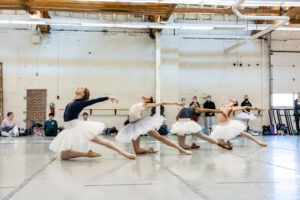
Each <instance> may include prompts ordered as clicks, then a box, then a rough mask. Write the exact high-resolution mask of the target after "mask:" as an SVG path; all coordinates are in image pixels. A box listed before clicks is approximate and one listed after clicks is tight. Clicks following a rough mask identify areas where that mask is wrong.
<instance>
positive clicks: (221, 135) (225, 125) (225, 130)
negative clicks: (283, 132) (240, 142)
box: [210, 99, 267, 149]
mask: <svg viewBox="0 0 300 200" xmlns="http://www.w3.org/2000/svg"><path fill="white" fill-rule="evenodd" d="M237 106H238V102H237V100H235V99H230V100H229V105H227V106H222V107H221V108H220V111H223V113H225V116H224V115H220V114H219V115H218V122H219V124H218V125H217V126H215V127H214V129H213V131H212V133H211V135H210V136H211V137H212V138H214V139H217V140H218V142H219V143H221V144H223V145H225V144H227V145H228V146H229V147H230V148H231V149H232V144H231V143H230V141H229V140H230V139H232V138H234V137H236V136H238V135H242V136H244V137H246V138H247V139H249V140H252V141H254V142H256V143H257V144H259V145H260V146H264V147H266V146H267V144H266V143H264V142H262V141H259V140H257V139H256V138H255V137H253V136H252V135H251V134H249V133H247V132H245V131H244V130H245V128H246V125H245V124H244V123H243V122H241V121H239V120H231V119H230V115H231V114H232V113H233V112H235V111H243V110H245V109H250V110H258V111H263V110H264V109H260V108H256V107H250V106H243V107H237ZM225 141H227V142H225Z"/></svg>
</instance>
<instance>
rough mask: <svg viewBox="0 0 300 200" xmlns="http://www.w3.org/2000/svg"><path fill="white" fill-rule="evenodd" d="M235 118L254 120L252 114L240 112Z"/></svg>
mask: <svg viewBox="0 0 300 200" xmlns="http://www.w3.org/2000/svg"><path fill="white" fill-rule="evenodd" d="M236 118H238V119H249V120H255V119H256V117H255V115H254V114H253V113H249V114H247V113H245V112H241V113H239V114H237V115H236Z"/></svg>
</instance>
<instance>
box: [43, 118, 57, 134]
mask: <svg viewBox="0 0 300 200" xmlns="http://www.w3.org/2000/svg"><path fill="white" fill-rule="evenodd" d="M53 118H54V114H53V113H49V119H48V120H47V121H45V123H44V132H45V135H46V136H56V135H57V121H56V120H54V119H53Z"/></svg>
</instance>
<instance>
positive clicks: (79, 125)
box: [50, 119, 105, 153]
mask: <svg viewBox="0 0 300 200" xmlns="http://www.w3.org/2000/svg"><path fill="white" fill-rule="evenodd" d="M64 126H65V129H64V130H63V131H62V132H60V133H59V134H58V135H57V136H56V137H55V138H54V140H53V141H52V142H51V143H50V150H51V151H54V152H57V153H60V152H61V151H66V150H74V151H82V149H83V148H84V147H86V145H87V142H88V141H90V140H92V139H94V138H95V137H96V136H97V135H99V134H100V133H102V131H103V130H104V128H105V125H104V124H103V123H101V122H94V121H81V120H78V119H75V120H72V121H68V122H65V124H64Z"/></svg>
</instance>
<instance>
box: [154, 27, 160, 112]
mask: <svg viewBox="0 0 300 200" xmlns="http://www.w3.org/2000/svg"><path fill="white" fill-rule="evenodd" d="M160 37H161V33H158V32H156V34H155V54H156V56H155V93H156V102H157V103H159V102H160V97H161V95H160V91H161V89H160V82H161V80H160V77H161V76H160V64H161V54H160ZM156 115H157V116H159V115H160V106H158V107H156Z"/></svg>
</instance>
